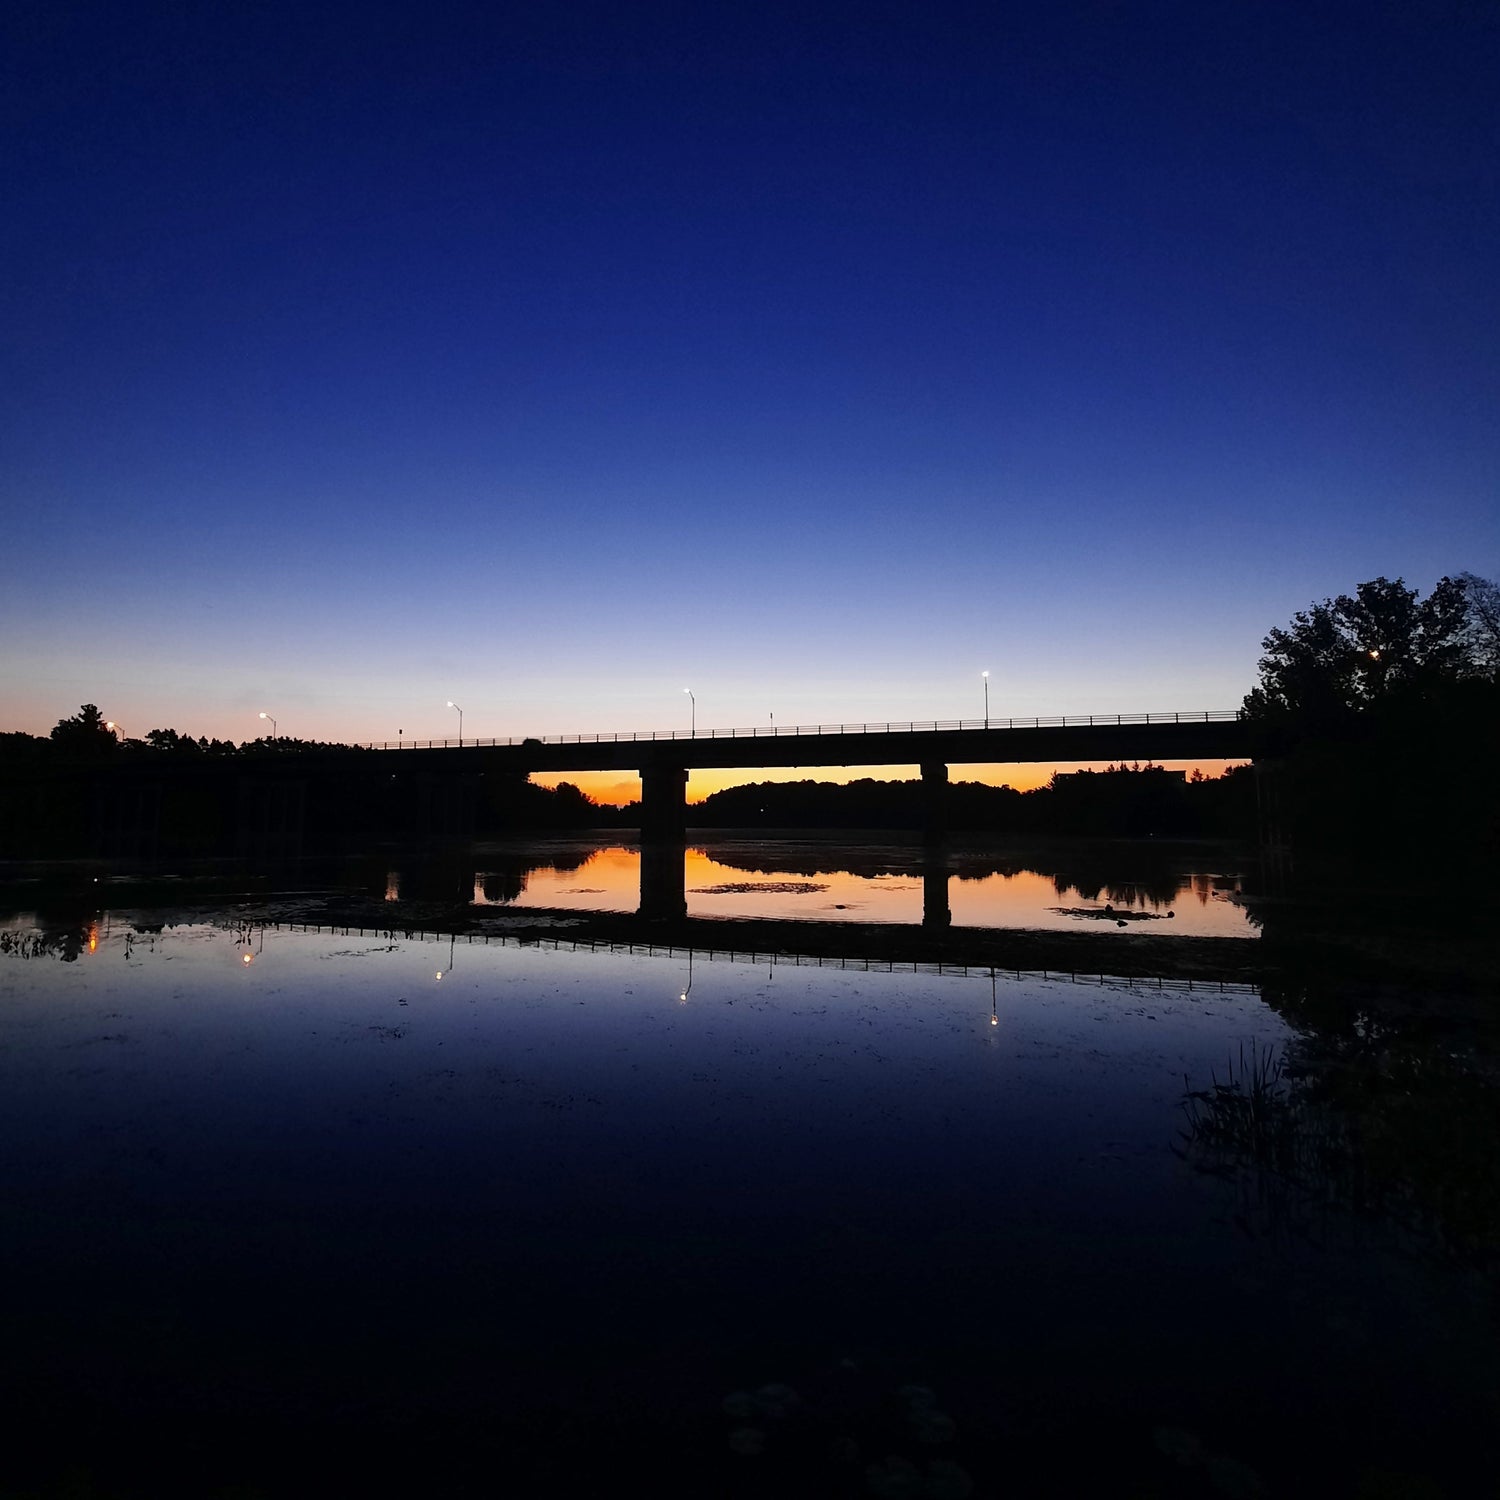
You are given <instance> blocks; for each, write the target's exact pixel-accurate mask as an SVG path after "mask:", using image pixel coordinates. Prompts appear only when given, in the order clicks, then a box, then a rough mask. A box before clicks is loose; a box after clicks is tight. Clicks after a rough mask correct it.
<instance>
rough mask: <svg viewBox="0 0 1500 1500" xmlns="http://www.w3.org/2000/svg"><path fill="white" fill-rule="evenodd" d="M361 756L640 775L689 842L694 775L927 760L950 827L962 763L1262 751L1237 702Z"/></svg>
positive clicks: (651, 809) (938, 806) (926, 781)
mask: <svg viewBox="0 0 1500 1500" xmlns="http://www.w3.org/2000/svg"><path fill="white" fill-rule="evenodd" d="M360 749H361V751H363V752H364V754H363V755H362V757H361V760H362V762H363V763H364V764H366V765H368V763H369V759H370V758H371V756H372V755H373V756H378V757H380V758H382V759H384V758H385V757H387V756H390V757H399V761H394V762H393V764H398V765H399V766H400V767H401V768H403V769H406V770H408V771H409V770H415V769H417V768H419V767H420V768H421V769H423V770H425V771H433V772H436V771H439V770H446V771H449V772H454V771H459V770H473V771H475V772H481V771H485V770H497V771H510V772H525V773H528V774H530V773H534V772H540V773H543V774H557V773H559V772H570V771H621V772H635V773H636V774H638V775H639V776H640V778H641V837H642V839H643V840H662V839H665V840H678V839H681V838H683V837H685V835H686V829H687V796H686V789H687V779H688V773H689V772H690V771H694V770H764V769H771V768H775V767H787V766H798V767H802V766H806V767H808V768H814V767H820V766H838V767H841V768H843V767H849V766H900V765H917V766H920V767H921V772H922V781H923V785H924V787H925V788H926V806H927V816H926V826H927V831H928V832H929V833H930V834H934V835H940V834H941V833H942V832H943V831H944V829H945V827H946V819H945V816H944V803H945V800H946V799H945V793H946V790H947V785H948V767H949V766H950V765H985V764H987V765H1020V764H1025V763H1028V762H1037V761H1052V762H1056V763H1059V764H1066V763H1069V762H1078V761H1138V760H1149V761H1158V762H1159V761H1168V760H1237V759H1248V758H1249V756H1250V754H1251V737H1250V732H1249V726H1248V725H1247V724H1246V723H1245V722H1244V720H1243V719H1242V718H1241V717H1240V715H1239V713H1238V712H1237V711H1235V710H1233V709H1220V710H1213V709H1210V710H1198V711H1195V712H1170V713H1142V714H1090V715H1079V716H1070V717H1052V718H1030V719H1017V718H1011V719H992V720H989V721H988V722H986V721H983V720H939V721H935V722H932V723H879V722H876V723H857V724H817V725H801V726H794V727H786V726H779V725H778V726H766V727H758V728H751V729H715V730H704V731H702V732H701V733H692V732H689V731H680V732H678V731H664V732H659V733H647V734H612V735H611V734H598V735H570V736H559V737H554V738H548V739H510V740H470V741H467V742H462V743H461V742H460V741H458V740H429V741H426V742H419V743H408V744H400V743H399V742H391V741H387V742H384V743H379V744H372V745H366V746H361V747H360Z"/></svg>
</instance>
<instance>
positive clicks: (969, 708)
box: [0, 0, 1500, 740]
mask: <svg viewBox="0 0 1500 1500" xmlns="http://www.w3.org/2000/svg"><path fill="white" fill-rule="evenodd" d="M0 68H3V70H4V76H3V79H0V83H3V88H0V96H3V97H0V110H3V119H4V134H5V151H4V153H3V163H0V171H3V174H4V179H3V185H4V203H5V210H4V213H3V216H0V219H3V223H0V273H3V274H0V313H3V327H4V339H3V348H0V389H3V405H0V500H3V508H4V517H3V518H4V522H5V525H4V546H3V549H0V631H3V661H0V697H3V704H4V711H3V719H4V721H5V722H4V723H3V724H0V727H3V728H8V729H25V730H29V731H31V732H33V733H45V732H46V731H47V730H48V729H49V728H50V727H51V725H52V724H53V723H54V722H56V720H57V719H58V718H59V717H62V716H63V715H66V714H69V713H72V712H75V711H76V709H77V706H78V704H79V703H80V702H83V701H86V700H87V701H92V702H96V703H98V704H99V705H100V706H101V707H102V708H103V709H104V711H105V713H106V714H107V715H109V716H111V717H114V718H116V719H118V720H120V721H121V722H122V723H123V724H124V726H125V727H126V729H127V730H128V731H129V732H131V733H136V734H139V733H144V731H145V730H147V729H149V728H153V727H158V726H163V725H173V726H175V727H177V728H179V729H182V730H187V731H190V732H193V733H206V734H210V735H217V736H221V737H225V738H231V739H236V740H242V739H249V738H254V737H255V736H256V735H258V734H259V733H260V732H261V731H262V730H263V729H264V727H265V726H264V725H263V724H261V723H260V722H259V721H258V720H257V717H256V715H257V713H258V712H259V711H260V710H262V709H266V710H269V711H270V712H272V713H275V714H276V716H277V718H278V720H279V724H280V728H281V731H282V732H283V733H285V734H292V735H298V736H302V737H316V738H339V739H358V740H365V739H383V738H394V737H395V736H396V734H397V731H398V729H401V730H404V732H405V735H406V736H407V737H422V738H425V737H428V736H441V735H443V734H452V733H455V732H456V716H455V715H453V714H452V712H451V711H450V710H448V709H447V708H446V707H445V703H446V701H447V700H448V699H450V698H451V699H455V700H457V701H458V702H460V703H462V704H463V705H464V709H465V729H466V731H467V733H468V734H470V735H471V736H488V735H511V734H556V733H573V732H579V731H583V732H589V731H594V730H615V729H647V728H656V727H667V726H673V725H679V724H680V725H684V726H685V725H686V723H687V717H688V704H687V700H686V698H685V697H684V696H683V692H682V689H683V687H684V685H691V686H692V687H693V689H694V691H695V693H696V695H697V704H698V723H699V726H700V727H712V726H721V727H724V726H730V725H749V724H764V723H766V722H767V720H768V717H769V715H771V714H773V713H774V715H775V717H776V719H777V721H778V722H780V723H788V724H789V723H793V722H798V721H802V722H808V721H818V720H822V721H832V720H844V719H866V718H875V719H882V720H884V719H888V718H900V719H907V718H918V719H927V718H934V717H943V718H949V717H955V716H959V715H971V716H977V715H978V714H979V713H980V712H981V711H982V700H981V683H980V677H979V673H980V672H981V670H983V669H986V668H988V669H989V670H990V671H991V673H992V674H993V675H992V677H991V704H992V712H993V713H994V714H995V715H997V716H999V715H1002V714H1008V713H1018V714H1035V713H1074V712H1095V711H1116V710H1139V709H1178V708H1183V709H1195V708H1226V707H1233V706H1235V705H1236V704H1237V703H1238V701H1239V699H1240V697H1241V696H1242V695H1243V694H1244V692H1245V691H1246V690H1247V688H1248V687H1249V686H1250V685H1251V683H1252V680H1253V676H1254V664H1255V661H1256V658H1257V656H1258V655H1259V642H1260V639H1261V637H1262V636H1263V635H1264V634H1265V632H1266V630H1267V629H1268V628H1269V627H1270V626H1272V625H1277V624H1281V623H1284V622H1285V621H1286V620H1287V619H1288V618H1289V617H1290V615H1291V614H1292V612H1293V611H1295V610H1297V609H1299V608H1303V607H1305V606H1306V605H1307V604H1308V602H1309V601H1310V600H1312V599H1314V598H1321V597H1323V596H1324V595H1327V594H1335V593H1338V592H1341V591H1344V590H1347V589H1350V588H1352V587H1353V585H1355V584H1356V583H1358V582H1360V581H1361V580H1363V579H1366V578H1370V577H1373V576H1375V575H1377V574H1382V573H1383V574H1386V575H1389V576H1396V575H1401V576H1404V577H1405V578H1406V579H1407V581H1408V582H1409V583H1412V584H1415V585H1417V586H1418V587H1420V588H1422V589H1423V590H1424V591H1425V590H1426V589H1428V588H1430V587H1431V585H1432V584H1433V583H1434V582H1435V581H1436V579H1437V578H1438V577H1439V576H1441V575H1442V574H1444V573H1449V572H1457V571H1460V570H1464V569H1468V570H1471V571H1474V572H1477V573H1480V574H1483V575H1486V576H1491V577H1493V576H1495V575H1496V574H1500V498H1497V497H1500V483H1497V481H1500V355H1497V351H1500V315H1497V314H1500V290H1497V289H1500V276H1497V267H1500V236H1497V230H1500V196H1497V191H1496V188H1497V163H1500V131H1497V122H1500V104H1497V100H1500V88H1497V87H1496V79H1497V78H1500V12H1497V9H1496V8H1495V7H1493V6H1490V5H1472V4H1470V5H1460V4H1454V5H1439V4H1430V5H1429V4H1420V3H1412V4H1402V5H1389V6H1380V5H1372V4H1369V3H1362V4H1354V5H1341V6H1328V5H1317V4H1312V5H1295V6H1293V5H1264V4H1255V5H1251V4H1241V5H1235V4H1212V3H1204V0H1196V3H1193V4H1181V5H1166V4H1103V3H1100V4H1067V3H1062V4H1036V5H1005V4H996V3H991V4H986V5H973V6H964V5H952V4H942V3H938V4H924V5H921V6H917V5H905V4H878V3H861V4H858V5H818V4H816V3H811V4H799V5H781V4H776V3H770V4H756V5H753V6H748V5H747V6H743V7H723V6H718V5H693V4H679V5H654V4H643V5H620V4H618V3H612V4H606V5H568V4H563V5H560V6H558V7H540V6H526V7H512V6H506V5H503V4H502V5H482V6H457V5H449V4H444V3H441V0H437V3H430V4H424V5H420V6H418V5H404V6H389V5H381V4H379V3H362V4H358V5H338V4H317V3H307V4H299V5H295V6H291V5H283V4H277V3H270V4H256V5H241V6H214V5H207V4H204V5H164V4H163V5H157V4H150V3H146V4H137V5H120V4H117V3H111V4H68V3H66V0H45V3H35V0H20V3H16V0H12V3H11V4H10V5H8V6H7V7H6V12H5V16H4V19H3V20H0Z"/></svg>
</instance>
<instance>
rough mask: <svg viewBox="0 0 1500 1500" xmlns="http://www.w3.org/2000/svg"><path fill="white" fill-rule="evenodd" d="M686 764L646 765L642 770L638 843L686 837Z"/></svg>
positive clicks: (680, 839)
mask: <svg viewBox="0 0 1500 1500" xmlns="http://www.w3.org/2000/svg"><path fill="white" fill-rule="evenodd" d="M687 779H688V773H687V768H686V767H685V766H647V767H646V768H645V769H643V770H642V772H641V843H642V844H646V843H649V842H653V841H654V842H657V843H660V842H661V841H662V840H669V841H673V842H676V843H681V842H682V841H683V840H684V839H686V838H687Z"/></svg>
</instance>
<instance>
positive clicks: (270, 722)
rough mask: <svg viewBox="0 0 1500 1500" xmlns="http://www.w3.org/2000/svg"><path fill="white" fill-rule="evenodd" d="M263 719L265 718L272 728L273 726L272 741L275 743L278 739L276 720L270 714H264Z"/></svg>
mask: <svg viewBox="0 0 1500 1500" xmlns="http://www.w3.org/2000/svg"><path fill="white" fill-rule="evenodd" d="M261 718H263V719H264V720H265V721H266V722H267V723H268V724H270V726H271V739H272V741H273V742H274V740H275V739H276V720H275V719H273V718H272V717H271V716H270V714H262V715H261Z"/></svg>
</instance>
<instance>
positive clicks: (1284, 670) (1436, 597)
mask: <svg viewBox="0 0 1500 1500" xmlns="http://www.w3.org/2000/svg"><path fill="white" fill-rule="evenodd" d="M1481 582H1482V580H1481ZM1470 601H1471V589H1470V587H1469V586H1467V585H1466V584H1465V583H1463V582H1462V581H1460V580H1457V579H1453V578H1442V579H1439V581H1438V583H1437V586H1436V587H1435V588H1434V589H1433V591H1432V592H1431V593H1430V594H1429V595H1428V596H1427V598H1426V599H1422V598H1421V597H1420V595H1419V594H1418V592H1417V590H1416V589H1412V588H1408V587H1407V586H1406V584H1405V583H1404V582H1403V581H1402V580H1401V579H1399V578H1397V579H1394V580H1392V579H1389V578H1374V579H1371V580H1370V581H1369V582H1368V583H1362V584H1360V585H1359V587H1358V588H1357V589H1356V590H1355V591H1354V593H1353V595H1349V594H1340V595H1339V597H1338V598H1337V599H1325V600H1324V601H1323V602H1322V603H1321V604H1314V605H1312V606H1311V607H1310V608H1309V609H1306V610H1303V611H1300V612H1299V613H1297V614H1296V615H1294V616H1293V617H1292V623H1291V625H1290V627H1288V628H1287V629H1285V630H1281V629H1273V630H1272V631H1271V632H1270V633H1269V634H1268V635H1267V636H1266V638H1265V640H1264V641H1262V642H1261V646H1262V649H1263V650H1264V651H1265V655H1264V656H1263V657H1261V659H1260V662H1259V669H1260V682H1259V684H1258V685H1257V686H1256V687H1255V688H1253V689H1252V690H1251V691H1250V692H1249V693H1248V694H1247V695H1246V697H1245V705H1244V706H1245V714H1246V716H1247V717H1248V718H1252V719H1258V720H1262V721H1265V720H1272V719H1278V718H1295V719H1298V720H1300V721H1301V722H1302V724H1303V726H1304V727H1305V728H1307V729H1309V730H1318V729H1324V728H1328V727H1331V726H1332V725H1335V724H1337V723H1339V722H1340V721H1342V720H1346V719H1347V718H1349V716H1350V715H1352V714H1354V713H1356V712H1357V711H1359V710H1360V709H1365V708H1369V707H1371V706H1373V705H1376V704H1379V703H1381V702H1382V701H1384V700H1387V699H1390V698H1391V697H1393V696H1398V695H1405V696H1411V695H1420V694H1422V693H1424V692H1429V691H1431V690H1432V689H1434V688H1435V687H1439V686H1441V685H1442V684H1443V683H1445V682H1451V681H1454V680H1456V679H1457V678H1459V677H1462V676H1466V675H1472V674H1473V671H1474V666H1475V663H1474V660H1473V658H1474V648H1473V644H1472V628H1471V622H1470Z"/></svg>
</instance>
